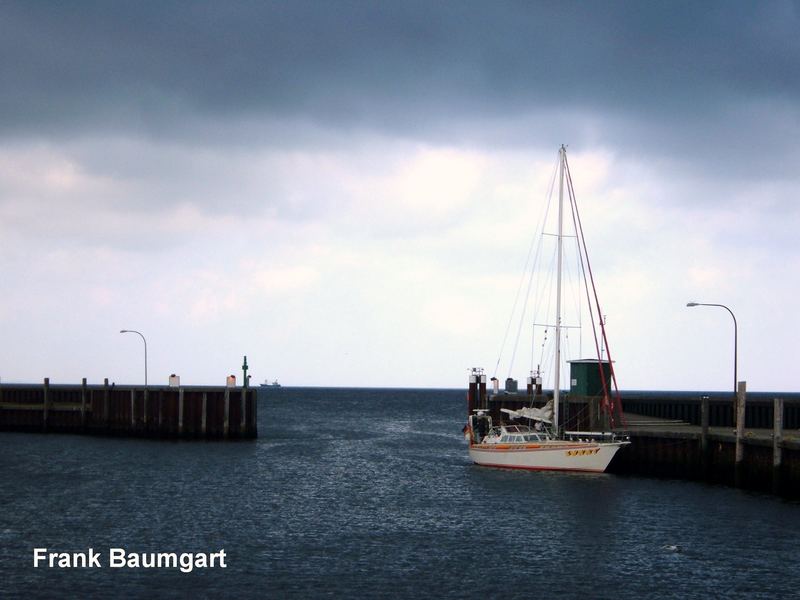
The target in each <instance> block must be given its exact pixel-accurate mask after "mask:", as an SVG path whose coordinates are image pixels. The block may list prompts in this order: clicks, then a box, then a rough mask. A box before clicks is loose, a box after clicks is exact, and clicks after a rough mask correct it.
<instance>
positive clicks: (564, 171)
mask: <svg viewBox="0 0 800 600" xmlns="http://www.w3.org/2000/svg"><path fill="white" fill-rule="evenodd" d="M557 177H558V210H557V231H558V233H557V234H556V235H555V236H554V237H555V238H556V249H555V262H556V273H555V280H556V281H555V319H554V321H553V322H552V323H548V324H539V325H544V326H545V327H546V328H547V329H545V338H547V331H548V330H549V329H550V328H551V327H552V329H553V331H554V334H553V336H552V337H553V356H552V365H553V371H554V374H553V389H552V397H550V398H547V397H546V396H545V394H544V393H543V391H542V373H541V371H540V370H539V368H538V366H537V369H536V370H531V376H530V377H528V386H527V393H526V394H524V395H523V394H520V393H518V392H517V389H516V382H515V381H514V380H513V379H511V377H510V375H509V378H508V379H506V390H505V392H503V393H501V392H500V390H499V380H498V379H497V378H496V377H492V390H491V394H488V393H487V389H486V374H485V373H484V372H483V369H480V368H473V369H472V372H471V374H470V386H469V393H468V396H467V398H468V409H467V410H468V415H467V416H468V422H467V425H466V426H465V427H464V434H465V437H466V439H467V441H468V443H469V454H470V458H471V459H472V460H473V462H475V463H476V464H478V465H484V466H495V467H510V468H520V469H532V470H568V471H595V472H603V471H605V470H606V469H607V468H608V465H609V463H610V462H611V460H612V458H613V457H614V455H615V454H616V453H617V451H618V450H619V449H620V448H622V447H623V446H625V445H627V444H629V443H630V442H629V441H628V440H627V439H624V438H621V437H618V436H616V435H615V434H614V433H611V432H609V431H608V429H611V428H613V427H614V425H615V420H616V419H618V418H619V419H622V409H621V404H620V401H619V390H618V388H617V383H616V375H615V373H614V367H613V362H612V360H611V352H610V349H609V346H608V339H607V336H606V331H605V317H604V315H603V313H602V311H601V309H600V304H599V300H598V297H597V290H596V287H595V284H594V276H593V274H592V271H591V265H590V263H589V257H588V254H587V252H586V244H585V238H584V235H583V226H582V224H581V221H580V215H579V213H578V209H577V204H576V202H575V193H574V189H573V186H572V177H571V174H570V172H569V165H568V163H567V153H566V147H565V146H563V145H562V146H561V148H560V149H559V156H558V169H557ZM553 187H554V186H553V184H552V183H551V186H550V190H551V193H552V188H553ZM565 191H566V193H567V195H568V200H569V209H570V210H569V214H567V215H565V212H566V211H565V206H564V199H565ZM548 210H549V209H548ZM570 216H571V217H572V223H573V226H574V230H575V235H574V237H575V240H576V246H577V249H578V253H577V254H578V264H579V269H578V270H579V271H580V273H581V275H582V276H583V280H584V282H585V286H584V287H585V295H586V298H585V300H586V302H587V304H588V305H589V317H590V323H591V329H592V332H593V337H594V346H595V350H596V355H597V358H596V359H580V360H571V361H569V363H570V368H571V373H570V382H571V385H570V394H568V395H567V397H566V398H565V397H563V396H562V393H561V392H562V390H561V377H562V372H561V369H562V365H563V364H564V359H563V357H562V337H563V334H564V332H565V331H566V330H568V329H569V328H571V327H573V326H572V325H568V324H565V323H564V322H563V320H562V317H563V314H562V313H563V310H564V307H563V298H562V296H563V289H562V288H563V285H564V282H563V280H562V273H563V272H564V270H565V265H564V239H565V237H573V236H566V235H565V234H564V224H565V219H566V218H568V217H570ZM544 235H547V234H546V233H545V232H544V222H543V228H542V236H544ZM529 258H530V254H529ZM531 277H532V274H531ZM521 286H522V282H521V283H520V290H521ZM528 291H530V282H529V285H528ZM590 291H591V293H590ZM518 297H519V290H518ZM518 297H517V299H515V301H514V306H515V309H516V305H517V300H518ZM595 313H596V314H597V320H595ZM521 314H522V316H521V317H520V328H522V324H523V321H524V316H525V309H524V308H523V309H522V312H521ZM512 319H513V316H512ZM509 324H510V322H509ZM537 324H538V323H536V321H534V326H535V325H537ZM534 328H535V327H534ZM597 328H599V330H600V336H599V338H598V334H597ZM507 337H508V330H506V335H505V337H504V343H505V338H507ZM517 337H519V334H517ZM543 347H544V346H543ZM532 349H533V343H532ZM514 353H516V343H515V348H514ZM604 355H605V356H606V357H607V358H604ZM512 357H513V354H512ZM499 363H500V360H499V359H498V366H499ZM612 388H613V393H612ZM572 403H575V404H578V405H579V406H580V407H581V409H580V411H579V413H578V415H576V416H575V417H574V420H575V422H576V423H578V424H579V425H580V426H579V427H578V430H577V431H567V430H566V428H564V427H562V421H564V420H565V419H563V416H564V415H562V414H561V409H562V406H563V408H565V409H567V408H569V406H570V404H572ZM518 420H522V421H527V422H529V423H532V424H533V425H532V426H531V425H524V424H518V423H511V421H518ZM584 425H586V426H584ZM598 425H600V427H599V429H601V430H598V431H591V429H593V428H596V427H597V426H598Z"/></svg>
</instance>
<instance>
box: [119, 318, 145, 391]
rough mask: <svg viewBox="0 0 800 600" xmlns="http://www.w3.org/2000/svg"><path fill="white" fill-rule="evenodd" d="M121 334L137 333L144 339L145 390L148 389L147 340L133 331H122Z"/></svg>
mask: <svg viewBox="0 0 800 600" xmlns="http://www.w3.org/2000/svg"><path fill="white" fill-rule="evenodd" d="M119 332H120V333H135V334H137V335H138V336H139V337H140V338H142V341H143V342H144V387H145V389H147V340H146V339H144V336H143V335H142V334H141V333H139V332H138V331H135V330H133V329H120V331H119Z"/></svg>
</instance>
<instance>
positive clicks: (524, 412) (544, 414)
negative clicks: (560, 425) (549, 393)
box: [500, 400, 553, 425]
mask: <svg viewBox="0 0 800 600" xmlns="http://www.w3.org/2000/svg"><path fill="white" fill-rule="evenodd" d="M500 410H501V411H502V412H504V413H506V414H508V415H509V416H510V417H511V418H512V419H531V420H532V421H541V422H542V423H547V424H548V425H549V424H551V423H552V422H553V401H552V400H549V401H548V402H547V404H545V405H544V406H543V407H542V408H533V407H528V406H525V407H523V408H520V409H519V410H510V409H508V408H501V409H500Z"/></svg>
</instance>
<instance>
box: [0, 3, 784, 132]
mask: <svg viewBox="0 0 800 600" xmlns="http://www.w3.org/2000/svg"><path fill="white" fill-rule="evenodd" d="M798 25H800V22H798V8H797V3H794V2H770V3H737V2H720V3H709V2H671V3H642V2H630V3H620V2H614V3H605V2H592V3H583V2H581V3H574V2H560V3H558V4H555V3H528V2H396V3H377V2H294V1H293V2H275V3H267V2H237V3H228V2H225V3H223V2H209V3H191V2H180V3H175V2H159V3H138V2H128V3H112V2H97V3H88V2H81V3H55V2H54V3H30V2H23V3H18V4H11V3H4V4H3V5H2V6H1V7H0V47H2V54H3V61H2V66H1V67H0V85H2V92H1V94H2V95H1V96H0V131H2V133H3V134H4V135H6V136H9V135H11V136H15V137H16V136H28V135H34V136H48V135H52V134H53V133H54V132H59V131H61V132H70V133H77V132H82V131H85V130H87V129H88V130H94V129H101V130H122V131H128V130H137V131H148V132H150V133H152V134H156V135H158V134H161V133H163V132H165V131H167V132H169V131H178V130H180V129H182V128H189V129H192V128H194V127H197V126H198V124H199V123H202V122H203V121H204V120H207V119H208V118H213V119H222V120H223V121H224V120H226V119H230V120H233V121H235V120H237V119H240V118H245V119H251V120H252V119H255V120H258V119H274V120H281V119H298V120H305V121H312V122H316V123H319V124H322V125H324V126H333V127H343V128H349V127H364V128H368V129H370V128H377V129H388V130H394V131H409V130H411V131H412V132H413V131H418V132H424V131H425V130H426V129H428V128H431V129H433V130H435V129H436V128H437V127H444V128H445V129H449V125H453V124H459V123H460V122H462V121H464V120H468V119H484V118H489V119H492V118H514V116H515V115H526V114H530V113H538V112H541V111H546V110H548V109H552V108H553V107H556V106H557V107H561V109H562V110H567V111H590V112H593V113H596V114H600V115H603V114H610V115H612V116H614V115H621V114H625V115H628V116H633V117H635V118H638V119H642V120H644V121H646V120H647V119H663V120H664V122H665V123H667V124H668V125H669V127H670V128H671V127H672V124H674V123H679V122H680V121H681V120H682V119H687V118H689V119H691V120H692V125H696V124H697V121H698V120H702V119H704V118H708V119H713V117H714V115H716V114H718V113H719V111H720V110H727V109H728V108H729V106H730V105H731V104H737V103H739V102H745V101H749V100H753V101H764V100H765V99H772V98H774V99H776V101H777V102H794V101H796V100H797V99H798V96H799V95H800V94H798V92H799V91H800V90H799V89H798V88H799V83H798V82H799V81H800V75H799V74H800V41H799V40H800V36H798V35H797V31H798V30H800V27H798ZM448 124H449V125H448Z"/></svg>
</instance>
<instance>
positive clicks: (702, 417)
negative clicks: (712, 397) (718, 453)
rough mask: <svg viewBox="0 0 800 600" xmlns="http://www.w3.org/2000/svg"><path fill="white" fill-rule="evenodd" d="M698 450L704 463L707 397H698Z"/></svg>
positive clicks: (706, 442) (705, 456) (706, 447)
mask: <svg viewBox="0 0 800 600" xmlns="http://www.w3.org/2000/svg"><path fill="white" fill-rule="evenodd" d="M700 450H701V452H702V454H703V460H704V461H705V460H706V458H707V454H708V396H700Z"/></svg>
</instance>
